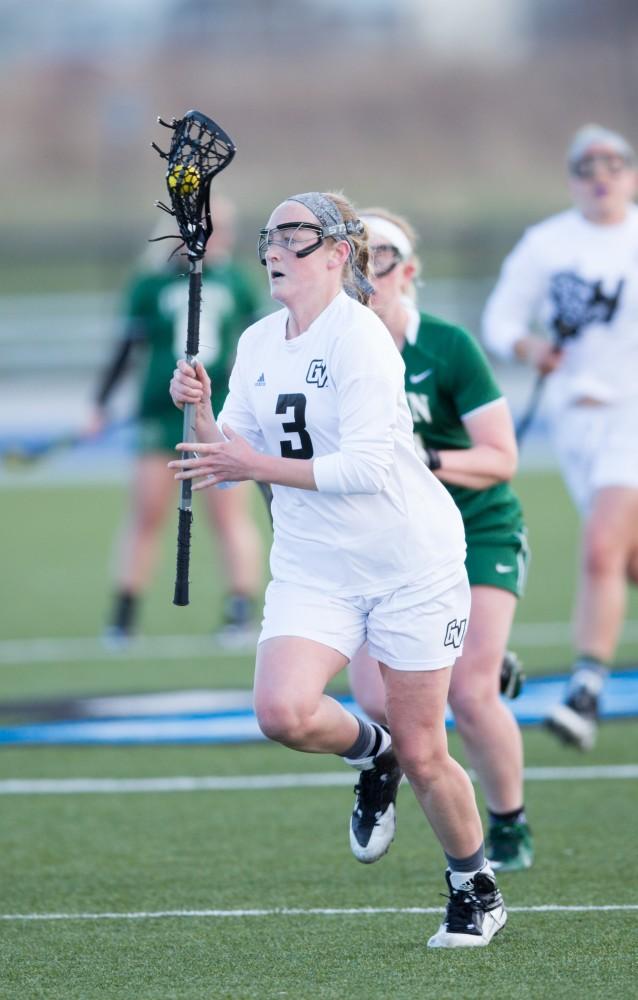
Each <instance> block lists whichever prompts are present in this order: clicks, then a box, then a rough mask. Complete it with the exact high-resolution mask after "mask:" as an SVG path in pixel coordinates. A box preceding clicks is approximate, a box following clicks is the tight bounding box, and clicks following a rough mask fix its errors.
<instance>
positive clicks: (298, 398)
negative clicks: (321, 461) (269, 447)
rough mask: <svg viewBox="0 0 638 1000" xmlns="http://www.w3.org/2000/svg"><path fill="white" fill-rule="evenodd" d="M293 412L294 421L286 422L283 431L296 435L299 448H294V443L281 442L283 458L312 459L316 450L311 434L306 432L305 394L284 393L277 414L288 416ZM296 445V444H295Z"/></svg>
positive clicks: (279, 400) (280, 398)
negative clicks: (290, 411) (289, 412)
mask: <svg viewBox="0 0 638 1000" xmlns="http://www.w3.org/2000/svg"><path fill="white" fill-rule="evenodd" d="M289 410H292V411H293V417H294V420H285V421H284V422H283V423H282V425H281V426H282V430H283V431H284V433H285V434H296V435H297V440H298V442H299V447H298V448H293V442H292V441H280V442H279V444H280V447H281V454H282V457H283V458H312V456H313V455H314V449H313V447H312V440H311V438H310V434H309V433H308V431H307V430H306V397H305V396H304V394H303V392H284V393H281V395H280V396H279V397H278V399H277V409H276V411H275V412H276V413H279V414H285V415H286V416H288V411H289ZM295 443H296V442H295Z"/></svg>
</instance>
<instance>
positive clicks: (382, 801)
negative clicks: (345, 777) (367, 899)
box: [350, 747, 402, 865]
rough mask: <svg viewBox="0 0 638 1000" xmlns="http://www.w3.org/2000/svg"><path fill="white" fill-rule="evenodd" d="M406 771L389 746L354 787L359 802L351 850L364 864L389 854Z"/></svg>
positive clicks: (356, 801) (353, 817)
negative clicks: (404, 771)
mask: <svg viewBox="0 0 638 1000" xmlns="http://www.w3.org/2000/svg"><path fill="white" fill-rule="evenodd" d="M401 777H402V771H401V768H400V767H399V765H398V763H397V759H396V757H395V756H394V753H393V752H392V747H388V749H387V750H384V752H383V753H380V754H379V755H378V756H377V757H375V758H374V759H373V761H372V766H371V767H369V768H367V769H366V770H362V771H361V773H360V776H359V780H358V782H357V784H356V785H355V787H354V791H355V794H356V800H355V804H354V809H353V810H352V816H351V818H350V847H351V849H352V853H353V854H354V856H355V858H356V859H357V861H361V862H362V863H363V864H364V865H369V864H372V863H373V862H374V861H378V860H379V858H382V857H383V855H384V854H385V853H386V852H387V850H388V848H389V847H390V844H391V843H392V841H393V840H394V834H395V831H396V825H397V818H396V799H397V792H398V790H399V784H400V782H401Z"/></svg>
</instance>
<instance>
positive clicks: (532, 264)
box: [482, 234, 560, 371]
mask: <svg viewBox="0 0 638 1000" xmlns="http://www.w3.org/2000/svg"><path fill="white" fill-rule="evenodd" d="M545 285H546V275H545V268H544V266H543V264H542V260H541V259H540V256H539V249H538V247H537V246H536V240H535V238H534V236H533V235H530V234H526V235H525V236H524V237H523V239H522V240H521V241H520V242H519V243H518V244H517V246H516V247H514V249H513V250H512V252H511V253H510V254H509V256H508V257H507V258H506V259H505V261H504V263H503V267H502V268H501V273H500V275H499V278H498V281H497V283H496V285H495V287H494V289H493V291H492V292H491V294H490V296H489V298H488V300H487V302H486V305H485V310H484V312H483V319H482V336H483V343H484V344H485V347H486V348H487V350H488V351H490V352H491V353H492V354H494V355H495V356H496V357H499V358H502V359H504V360H514V359H517V360H519V361H523V362H526V363H527V364H530V365H532V366H533V367H535V368H537V369H538V370H539V371H551V370H552V369H553V368H555V367H556V365H557V364H558V361H559V360H560V354H559V353H557V351H556V349H555V347H554V346H553V345H552V343H551V342H550V341H549V340H548V339H547V338H546V337H543V336H541V335H539V334H537V333H534V331H533V324H534V321H535V319H536V313H537V311H538V307H539V304H540V302H541V300H542V297H543V294H544V290H545Z"/></svg>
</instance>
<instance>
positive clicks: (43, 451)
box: [0, 418, 133, 468]
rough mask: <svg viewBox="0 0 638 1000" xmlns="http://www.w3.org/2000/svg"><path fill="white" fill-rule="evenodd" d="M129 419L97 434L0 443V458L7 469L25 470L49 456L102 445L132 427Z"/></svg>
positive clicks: (75, 433) (79, 433)
mask: <svg viewBox="0 0 638 1000" xmlns="http://www.w3.org/2000/svg"><path fill="white" fill-rule="evenodd" d="M132 424H133V421H132V420H130V419H128V418H127V419H125V420H116V421H114V422H113V423H111V424H107V426H106V427H104V428H103V429H102V430H101V431H99V432H98V433H97V434H87V433H85V432H81V431H70V432H69V433H67V434H59V435H56V436H54V437H46V436H42V437H35V438H32V439H28V440H22V441H18V442H17V443H15V442H12V443H11V444H7V446H6V447H3V445H2V442H0V457H1V458H2V461H3V462H4V464H5V465H7V466H8V467H9V468H27V467H28V466H31V465H36V464H37V463H38V462H41V461H43V460H44V459H46V458H49V457H50V456H53V455H56V454H58V453H61V452H65V451H73V449H75V448H91V447H92V446H93V445H95V444H103V443H104V442H105V441H107V440H108V439H110V438H112V437H114V436H115V435H116V434H118V432H119V431H121V430H124V429H125V428H128V427H130V426H132Z"/></svg>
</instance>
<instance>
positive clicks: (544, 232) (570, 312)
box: [483, 205, 638, 406]
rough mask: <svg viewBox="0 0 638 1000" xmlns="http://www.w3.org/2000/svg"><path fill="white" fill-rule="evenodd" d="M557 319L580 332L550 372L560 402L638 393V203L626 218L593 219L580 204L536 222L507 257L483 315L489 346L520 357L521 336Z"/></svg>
mask: <svg viewBox="0 0 638 1000" xmlns="http://www.w3.org/2000/svg"><path fill="white" fill-rule="evenodd" d="M557 319H561V320H562V323H563V324H564V327H566V328H567V329H570V330H572V331H575V332H574V335H573V336H569V337H567V338H566V339H565V340H564V341H563V346H564V355H563V359H562V361H561V363H560V365H559V367H558V369H557V370H556V371H555V372H554V373H553V374H552V375H551V376H549V378H548V380H547V381H548V390H549V391H550V393H551V397H552V399H553V402H554V404H555V405H559V406H560V405H564V404H569V403H570V402H572V401H575V400H577V399H579V398H583V397H590V398H593V399H597V400H599V401H600V402H603V403H605V402H615V401H620V400H623V399H628V398H630V397H632V396H633V397H636V394H637V385H638V380H637V377H636V376H637V373H638V207H636V206H635V205H631V206H630V207H629V211H628V213H627V217H626V218H625V220H624V221H623V222H622V223H619V224H617V225H612V226H602V225H595V224H594V223H591V222H588V221H587V219H585V218H584V216H583V215H582V214H581V213H580V212H578V211H577V210H576V209H570V210H569V211H566V212H561V213H560V214H559V215H554V216H552V217H551V218H549V219H546V220H545V221H544V222H541V223H539V224H538V225H536V226H532V227H531V228H530V229H528V230H527V232H526V233H525V234H524V236H523V238H522V239H521V240H520V242H519V243H518V244H517V246H516V247H515V248H514V249H513V251H512V252H511V253H510V255H509V256H508V257H507V258H506V260H505V262H504V264H503V268H502V270H501V274H500V277H499V279H498V282H497V284H496V287H495V288H494V290H493V292H492V294H491V295H490V297H489V299H488V301H487V304H486V307H485V312H484V316H483V339H484V343H485V345H486V347H487V348H488V350H491V351H493V352H494V353H495V354H497V355H499V356H501V357H503V358H509V357H512V352H513V346H514V343H515V341H516V340H518V339H519V338H520V337H522V336H524V335H526V334H528V333H529V332H530V330H533V329H534V328H535V327H536V326H541V327H544V328H545V329H546V330H547V331H548V332H549V333H550V335H551V334H552V331H553V328H554V325H555V323H556V320H557Z"/></svg>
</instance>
